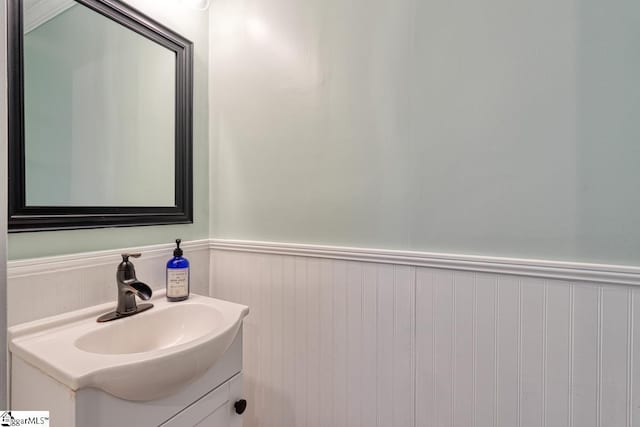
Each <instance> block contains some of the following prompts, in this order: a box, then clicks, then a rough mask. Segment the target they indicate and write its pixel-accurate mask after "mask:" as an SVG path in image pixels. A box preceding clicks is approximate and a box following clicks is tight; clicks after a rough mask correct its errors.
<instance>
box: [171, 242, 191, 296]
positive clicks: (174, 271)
mask: <svg viewBox="0 0 640 427" xmlns="http://www.w3.org/2000/svg"><path fill="white" fill-rule="evenodd" d="M180 242H181V241H180V239H176V248H175V249H174V250H173V258H171V259H170V260H169V262H167V300H169V301H183V300H186V299H187V298H189V261H187V259H186V258H184V257H183V256H182V249H181V248H180Z"/></svg>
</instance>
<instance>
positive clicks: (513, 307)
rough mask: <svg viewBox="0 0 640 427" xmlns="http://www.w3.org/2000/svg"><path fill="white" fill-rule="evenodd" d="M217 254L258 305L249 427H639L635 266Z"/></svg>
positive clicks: (239, 298) (233, 249) (223, 271)
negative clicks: (593, 280)
mask: <svg viewBox="0 0 640 427" xmlns="http://www.w3.org/2000/svg"><path fill="white" fill-rule="evenodd" d="M211 248H212V251H211V261H210V265H211V293H212V295H213V296H215V297H219V298H223V299H228V300H231V301H235V302H240V303H243V304H247V305H249V306H250V307H251V314H250V315H249V317H248V318H247V319H246V320H245V328H244V332H245V352H244V357H245V360H244V369H245V390H246V393H245V394H246V396H247V400H248V401H249V407H248V410H247V416H246V419H245V427H258V426H261V427H262V426H264V427H307V426H308V427H330V426H335V427H355V426H362V427H373V426H378V427H392V426H398V427H400V426H420V427H422V426H424V427H427V426H429V427H435V426H438V427H440V426H464V427H484V426H502V427H515V426H522V427H524V426H537V427H539V426H571V427H591V426H594V427H616V426H626V427H632V426H638V425H640V372H639V370H640V325H639V324H638V323H639V322H640V294H639V292H640V287H637V286H635V284H637V283H638V279H639V278H640V275H638V272H637V269H634V268H624V267H611V266H588V265H580V264H568V263H548V262H537V261H531V262H529V263H527V262H525V261H522V260H518V261H517V262H516V261H514V260H503V261H500V260H497V259H485V261H482V260H475V259H472V258H471V257H467V258H466V259H463V260H457V261H456V262H453V263H452V262H451V261H452V259H453V258H452V257H451V256H443V257H441V259H438V257H436V256H433V255H432V254H431V255H429V254H427V255H424V256H420V255H419V254H417V255H416V256H415V257H414V258H413V260H411V257H410V256H408V255H406V254H404V255H401V256H389V255H388V253H385V254H381V253H378V252H376V251H369V252H367V251H363V250H359V251H341V250H338V249H333V250H324V249H322V248H315V249H314V248H312V247H308V246H307V247H302V246H296V245H282V246H279V245H277V244H273V245H261V244H249V243H231V244H229V243H227V242H225V241H216V240H212V242H211ZM474 262H477V264H476V265H477V267H476V271H474V270H473V269H472V268H471V266H472V265H474V264H473V263H474ZM412 264H413V265H412ZM424 265H428V266H424ZM455 267H458V268H455ZM506 272H511V274H508V273H506ZM562 277H566V278H573V279H572V280H567V279H562ZM589 278H593V279H597V280H602V281H604V282H607V283H602V282H592V281H589Z"/></svg>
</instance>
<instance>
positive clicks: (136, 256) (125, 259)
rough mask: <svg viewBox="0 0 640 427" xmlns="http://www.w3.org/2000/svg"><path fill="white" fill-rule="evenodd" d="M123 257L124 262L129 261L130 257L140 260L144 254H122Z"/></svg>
mask: <svg viewBox="0 0 640 427" xmlns="http://www.w3.org/2000/svg"><path fill="white" fill-rule="evenodd" d="M121 255H122V262H127V261H129V257H132V258H140V257H141V256H142V254H141V253H140V252H136V253H133V254H121Z"/></svg>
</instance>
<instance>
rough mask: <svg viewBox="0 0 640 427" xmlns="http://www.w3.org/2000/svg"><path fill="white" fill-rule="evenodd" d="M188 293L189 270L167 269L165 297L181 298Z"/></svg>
mask: <svg viewBox="0 0 640 427" xmlns="http://www.w3.org/2000/svg"><path fill="white" fill-rule="evenodd" d="M188 293H189V269H188V268H169V269H167V296H168V297H174V298H175V297H183V296H186V295H187V294H188Z"/></svg>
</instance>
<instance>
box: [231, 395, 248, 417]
mask: <svg viewBox="0 0 640 427" xmlns="http://www.w3.org/2000/svg"><path fill="white" fill-rule="evenodd" d="M233 407H234V408H236V414H238V415H240V414H242V413H243V412H244V410H245V409H247V401H246V400H244V399H240V400H238V401H236V403H234V404H233Z"/></svg>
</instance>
